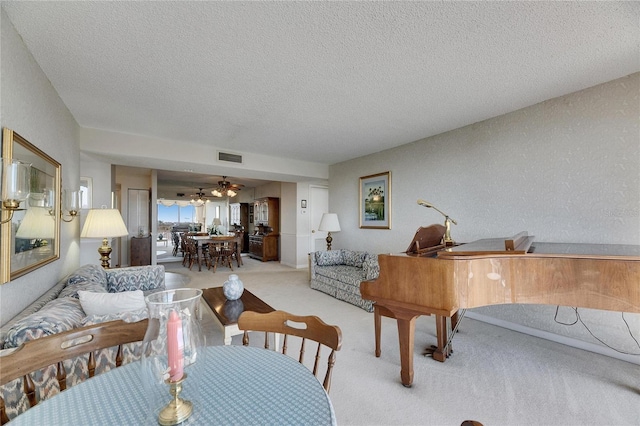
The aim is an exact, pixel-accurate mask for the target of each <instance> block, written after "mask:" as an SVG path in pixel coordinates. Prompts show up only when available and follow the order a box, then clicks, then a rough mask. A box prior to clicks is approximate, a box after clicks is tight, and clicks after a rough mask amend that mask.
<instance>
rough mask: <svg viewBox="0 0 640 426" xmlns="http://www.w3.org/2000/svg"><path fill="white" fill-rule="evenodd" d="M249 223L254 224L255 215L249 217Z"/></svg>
mask: <svg viewBox="0 0 640 426" xmlns="http://www.w3.org/2000/svg"><path fill="white" fill-rule="evenodd" d="M249 223H253V215H252V214H250V215H249Z"/></svg>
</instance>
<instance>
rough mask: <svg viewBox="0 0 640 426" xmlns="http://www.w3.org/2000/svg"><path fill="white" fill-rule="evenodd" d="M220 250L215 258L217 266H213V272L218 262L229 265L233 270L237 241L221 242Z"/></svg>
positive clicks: (218, 247)
mask: <svg viewBox="0 0 640 426" xmlns="http://www.w3.org/2000/svg"><path fill="white" fill-rule="evenodd" d="M217 249H218V252H217V255H216V258H215V262H216V264H215V266H214V268H213V272H215V271H216V267H217V265H218V264H220V265H222V266H228V267H229V269H231V270H232V271H233V264H232V263H231V261H232V260H233V257H234V255H235V254H236V242H235V241H225V242H224V243H220V244H219V245H218V246H217Z"/></svg>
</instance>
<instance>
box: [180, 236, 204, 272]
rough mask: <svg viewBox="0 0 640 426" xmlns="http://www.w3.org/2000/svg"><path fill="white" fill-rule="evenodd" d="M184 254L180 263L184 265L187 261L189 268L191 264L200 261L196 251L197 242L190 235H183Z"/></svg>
mask: <svg viewBox="0 0 640 426" xmlns="http://www.w3.org/2000/svg"><path fill="white" fill-rule="evenodd" d="M184 243H185V249H184V250H185V254H184V259H183V260H182V265H183V266H186V264H187V263H189V269H191V267H192V266H193V264H194V263H195V264H199V263H200V255H199V253H198V242H197V241H196V240H194V239H193V238H190V237H185V239H184Z"/></svg>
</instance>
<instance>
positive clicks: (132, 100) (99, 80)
mask: <svg viewBox="0 0 640 426" xmlns="http://www.w3.org/2000/svg"><path fill="white" fill-rule="evenodd" d="M2 8H3V9H4V10H5V11H6V13H7V14H8V16H9V18H10V19H11V21H12V22H13V23H14V26H15V28H16V30H17V31H18V33H19V34H20V35H21V36H22V37H23V40H24V41H25V43H26V45H27V47H28V48H29V50H30V51H31V52H32V54H33V56H34V57H35V59H36V60H37V61H38V63H39V64H40V66H41V67H42V69H43V71H44V72H45V74H46V75H47V76H48V78H49V79H50V81H51V83H52V84H53V86H54V87H55V89H56V90H57V92H58V93H59V94H60V97H61V98H62V100H63V101H64V102H65V104H66V105H67V107H68V108H69V110H70V111H71V113H72V114H73V116H74V117H75V118H76V120H77V122H78V123H79V124H80V125H81V126H83V127H89V128H98V129H106V130H113V131H118V132H125V133H130V134H139V135H146V136H152V137H158V138H161V139H165V140H166V139H170V140H179V141H190V142H195V143H200V144H203V145H211V146H215V147H219V148H225V149H232V150H233V151H241V152H242V151H245V152H255V153H264V154H272V155H277V156H280V157H290V158H293V159H303V160H310V161H314V162H320V163H326V164H333V163H336V162H340V161H344V160H347V159H351V158H355V157H358V156H361V155H365V154H369V153H373V152H378V151H381V150H384V149H387V148H391V147H394V146H398V145H402V144H405V143H409V142H412V141H415V140H419V139H422V138H424V137H427V136H431V135H434V134H438V133H442V132H444V131H447V130H451V129H455V128H458V127H461V126H464V125H468V124H471V123H474V122H478V121H481V120H484V119H487V118H491V117H494V116H497V115H501V114H504V113H507V112H510V111H514V110H516V109H520V108H523V107H526V106H528V105H532V104H535V103H538V102H541V101H543V100H546V99H549V98H553V97H557V96H560V95H563V94H567V93H570V92H574V91H577V90H580V89H583V88H586V87H590V86H593V85H596V84H599V83H602V82H605V81H610V80H613V79H615V78H618V77H622V76H625V75H628V74H631V73H634V72H637V71H639V70H640V64H639V62H640V61H639V57H640V56H639V50H638V48H639V47H638V46H639V38H640V36H639V31H640V30H639V22H640V3H638V2H489V3H485V2H395V1H394V2H234V1H224V2H212V1H196V2H185V1H178V2H169V1H153V2H151V1H145V2H134V1H131V2H127V1H125V2H110V1H109V2H87V1H85V2H82V1H80V2H56V1H48V2H26V1H25V2H22V1H11V2H2Z"/></svg>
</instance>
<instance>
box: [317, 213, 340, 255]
mask: <svg viewBox="0 0 640 426" xmlns="http://www.w3.org/2000/svg"><path fill="white" fill-rule="evenodd" d="M318 231H327V250H331V241H333V238H332V237H331V233H332V232H340V222H338V215H337V214H335V213H323V214H322V219H320V226H318Z"/></svg>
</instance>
